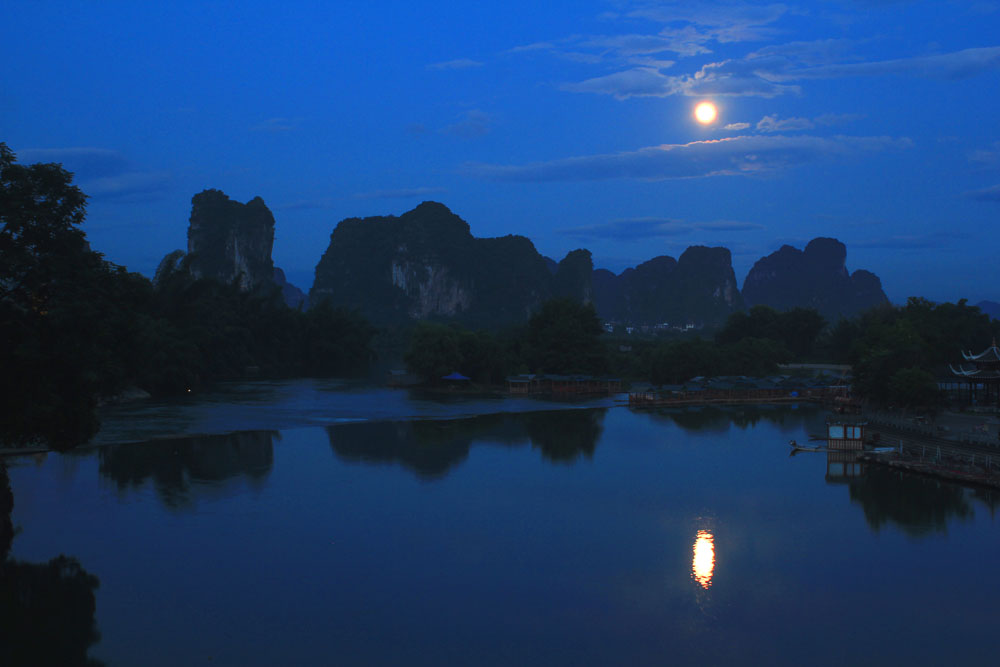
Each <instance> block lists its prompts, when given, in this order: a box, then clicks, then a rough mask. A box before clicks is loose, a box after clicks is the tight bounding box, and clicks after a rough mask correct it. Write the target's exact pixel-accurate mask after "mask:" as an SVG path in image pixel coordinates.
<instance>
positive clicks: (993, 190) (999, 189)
mask: <svg viewBox="0 0 1000 667" xmlns="http://www.w3.org/2000/svg"><path fill="white" fill-rule="evenodd" d="M965 196H966V197H968V198H969V199H975V200H976V201H995V202H1000V185H994V186H992V187H989V188H983V189H982V190H973V191H971V192H966V193H965Z"/></svg>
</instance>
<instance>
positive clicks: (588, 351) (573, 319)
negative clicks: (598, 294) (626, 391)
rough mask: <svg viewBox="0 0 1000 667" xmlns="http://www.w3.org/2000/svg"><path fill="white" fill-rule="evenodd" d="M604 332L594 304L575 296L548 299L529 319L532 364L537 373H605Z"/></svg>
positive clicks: (529, 356) (529, 357) (530, 358)
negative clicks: (581, 301)
mask: <svg viewBox="0 0 1000 667" xmlns="http://www.w3.org/2000/svg"><path fill="white" fill-rule="evenodd" d="M602 332H603V329H601V322H600V320H599V319H598V318H597V313H596V312H595V311H594V307H593V305H591V304H586V305H584V304H580V303H578V302H576V301H573V300H572V299H552V300H550V301H546V302H545V303H544V304H542V307H541V308H540V309H539V310H538V312H536V313H535V314H534V315H533V316H532V317H531V320H530V321H529V322H528V330H527V336H526V340H525V347H526V352H527V357H528V359H527V361H528V366H529V367H530V368H531V369H532V370H533V371H535V372H537V373H557V374H572V373H589V374H597V373H603V372H605V371H606V370H607V365H608V361H607V352H606V350H605V348H604V346H603V345H602V344H601V340H600V336H601V333H602Z"/></svg>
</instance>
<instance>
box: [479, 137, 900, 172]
mask: <svg viewBox="0 0 1000 667" xmlns="http://www.w3.org/2000/svg"><path fill="white" fill-rule="evenodd" d="M911 145H912V142H911V141H910V140H909V139H906V138H899V139H896V138H891V137H849V136H835V137H829V138H825V137H815V136H809V135H796V136H783V135H766V136H764V135H753V136H738V137H727V138H724V139H715V140H710V141H694V142H691V143H687V144H664V145H661V146H649V147H646V148H640V149H639V150H635V151H626V152H622V153H610V154H602V155H585V156H579V157H571V158H563V159H559V160H551V161H548V162H538V163H534V164H527V165H495V164H469V165H466V167H465V171H466V173H468V174H470V175H472V176H476V177H479V178H485V179H489V180H495V181H508V182H544V181H594V180H607V179H615V178H633V179H640V180H664V179H674V178H700V177H705V176H717V175H747V174H754V173H761V172H768V171H774V170H778V169H784V168H787V167H793V166H796V165H800V164H806V163H809V162H815V161H817V160H821V159H825V158H829V157H838V156H849V155H853V154H856V153H859V152H871V151H882V150H889V149H902V148H908V147H909V146H911Z"/></svg>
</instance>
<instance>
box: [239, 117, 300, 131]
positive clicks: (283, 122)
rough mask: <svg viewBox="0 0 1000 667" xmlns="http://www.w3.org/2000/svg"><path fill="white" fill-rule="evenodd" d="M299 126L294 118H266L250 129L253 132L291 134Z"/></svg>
mask: <svg viewBox="0 0 1000 667" xmlns="http://www.w3.org/2000/svg"><path fill="white" fill-rule="evenodd" d="M298 126H299V121H298V119H296V118H268V119H267V120H265V121H263V122H261V123H258V124H257V125H254V126H253V127H251V128H250V129H251V130H253V131H254V132H275V133H279V132H291V131H292V130H294V129H296V128H297V127H298Z"/></svg>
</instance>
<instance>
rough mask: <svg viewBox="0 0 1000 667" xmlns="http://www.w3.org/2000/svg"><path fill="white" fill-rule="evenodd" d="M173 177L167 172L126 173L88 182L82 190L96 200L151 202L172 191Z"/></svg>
mask: <svg viewBox="0 0 1000 667" xmlns="http://www.w3.org/2000/svg"><path fill="white" fill-rule="evenodd" d="M172 184H173V176H172V174H170V172H166V171H144V172H138V171H133V172H125V173H122V174H116V175H114V176H102V177H101V178H96V179H91V180H86V181H83V182H81V183H80V189H81V190H83V191H84V192H86V193H87V194H88V195H90V196H91V197H94V198H95V199H115V200H118V201H129V202H135V201H149V200H152V199H155V198H156V196H157V195H160V194H162V193H163V192H166V191H167V190H169V189H170V186H171V185H172Z"/></svg>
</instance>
